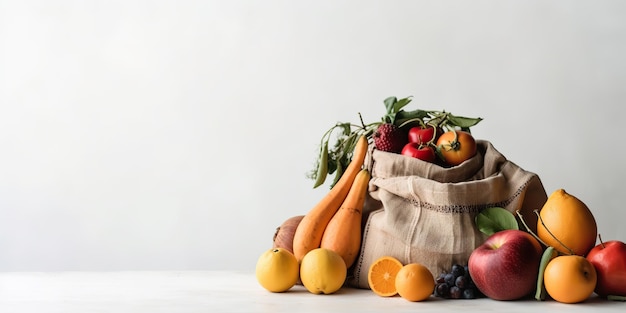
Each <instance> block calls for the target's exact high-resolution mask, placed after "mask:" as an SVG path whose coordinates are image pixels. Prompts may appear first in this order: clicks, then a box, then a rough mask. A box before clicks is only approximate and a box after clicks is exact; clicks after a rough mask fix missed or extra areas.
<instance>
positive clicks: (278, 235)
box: [272, 215, 304, 253]
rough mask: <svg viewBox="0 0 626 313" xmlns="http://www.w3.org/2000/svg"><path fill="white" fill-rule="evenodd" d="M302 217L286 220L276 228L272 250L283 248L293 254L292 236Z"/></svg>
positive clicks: (297, 216)
mask: <svg viewBox="0 0 626 313" xmlns="http://www.w3.org/2000/svg"><path fill="white" fill-rule="evenodd" d="M302 218H304V215H296V216H292V217H290V218H288V219H286V220H285V221H284V222H283V223H282V224H280V226H278V227H277V228H276V232H275V233H274V237H273V238H272V244H273V246H272V247H273V248H283V249H285V250H287V251H289V252H291V253H293V236H294V235H295V233H296V229H297V228H298V225H299V224H300V221H302Z"/></svg>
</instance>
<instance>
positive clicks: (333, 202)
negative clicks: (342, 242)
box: [293, 135, 368, 261]
mask: <svg viewBox="0 0 626 313" xmlns="http://www.w3.org/2000/svg"><path fill="white" fill-rule="evenodd" d="M367 148H368V143H367V138H366V137H365V136H364V135H363V136H361V137H360V138H359V140H358V142H357V144H356V146H355V147H354V152H353V153H352V160H351V161H350V164H349V165H348V167H346V170H345V171H344V172H343V175H341V178H339V180H338V181H337V183H335V185H334V186H333V188H331V189H330V191H329V192H328V193H327V194H326V195H325V196H324V197H323V198H322V199H321V200H320V201H319V202H318V203H317V204H316V205H315V206H314V207H313V208H311V209H310V210H309V212H307V213H306V214H305V215H304V218H302V220H301V221H300V224H298V227H297V228H296V233H295V234H294V238H293V252H294V255H295V256H296V258H297V259H298V261H301V260H302V258H303V257H304V255H305V254H307V252H309V251H311V250H313V249H316V248H319V247H320V243H321V241H322V236H323V234H324V230H325V229H326V225H328V222H330V219H331V218H332V217H333V215H335V213H336V212H337V210H339V207H340V206H341V204H342V203H343V201H344V200H345V199H346V196H347V195H348V192H349V191H350V187H352V183H353V182H354V179H355V178H356V176H357V174H358V173H359V171H360V170H361V167H363V163H364V162H365V155H366V154H367Z"/></svg>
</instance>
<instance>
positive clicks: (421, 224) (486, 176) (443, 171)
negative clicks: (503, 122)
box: [347, 140, 547, 289]
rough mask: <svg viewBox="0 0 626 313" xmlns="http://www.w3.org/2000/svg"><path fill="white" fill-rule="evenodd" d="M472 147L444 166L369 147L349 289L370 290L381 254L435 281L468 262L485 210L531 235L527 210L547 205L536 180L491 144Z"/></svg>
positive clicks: (533, 219) (480, 142)
mask: <svg viewBox="0 0 626 313" xmlns="http://www.w3.org/2000/svg"><path fill="white" fill-rule="evenodd" d="M476 143H477V153H476V155H475V156H474V157H472V158H471V159H469V160H467V161H465V162H464V163H462V164H461V165H458V166H454V167H449V168H444V167H442V166H439V165H436V164H432V163H428V162H424V161H421V160H418V159H414V158H409V157H406V156H402V155H399V154H395V153H388V152H384V151H379V150H376V149H373V148H372V147H370V150H369V153H368V160H367V162H366V167H367V168H369V169H370V171H371V173H372V179H371V180H370V184H369V192H368V198H367V200H366V203H365V207H364V209H363V214H364V215H363V216H364V218H363V225H362V226H363V228H362V229H363V233H362V235H363V237H362V245H361V251H360V253H359V257H358V258H357V261H356V262H355V264H354V265H353V266H352V269H351V272H350V275H349V277H348V281H347V282H348V284H350V285H352V286H353V287H358V288H366V289H369V284H368V281H367V273H368V270H369V267H370V265H371V264H372V263H373V262H374V261H375V260H376V259H378V258H379V257H381V256H393V257H395V258H397V259H398V260H400V262H402V263H403V264H408V263H420V264H423V265H425V266H426V267H428V269H429V270H430V271H431V273H432V274H433V276H435V277H436V276H437V275H438V274H439V273H441V272H443V271H449V270H450V268H451V267H452V265H453V264H467V261H468V259H469V256H470V254H471V253H472V251H473V250H474V249H475V248H476V247H478V246H479V245H480V244H482V243H483V242H484V240H485V239H486V238H487V236H486V235H485V234H483V233H481V232H480V231H479V230H478V228H477V226H476V224H475V217H476V215H477V214H478V213H480V212H481V211H482V210H484V209H486V208H489V207H502V208H505V209H507V210H508V211H510V212H512V213H515V211H517V210H519V211H520V212H521V213H522V215H523V216H524V220H525V221H526V222H527V224H528V226H529V227H530V228H531V230H533V231H534V230H535V228H536V223H537V216H536V214H534V212H533V210H535V209H538V210H539V209H541V207H542V206H543V204H544V203H545V202H546V200H547V195H546V191H545V189H544V187H543V184H542V182H541V180H540V179H539V177H538V175H536V174H535V173H532V172H529V171H526V170H524V169H522V168H520V167H519V166H517V165H516V164H515V163H513V162H511V161H509V160H507V158H506V157H505V156H504V155H502V154H501V153H500V152H498V151H497V150H496V149H495V148H494V147H493V145H492V144H491V143H490V142H488V141H485V140H477V142H476ZM518 223H519V224H520V225H521V223H520V221H519V220H518Z"/></svg>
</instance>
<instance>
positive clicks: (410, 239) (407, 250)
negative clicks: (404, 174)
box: [404, 179, 421, 263]
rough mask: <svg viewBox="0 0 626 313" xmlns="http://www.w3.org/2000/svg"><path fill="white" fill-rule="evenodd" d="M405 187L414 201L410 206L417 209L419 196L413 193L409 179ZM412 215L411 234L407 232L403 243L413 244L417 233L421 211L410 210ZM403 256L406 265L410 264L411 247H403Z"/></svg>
mask: <svg viewBox="0 0 626 313" xmlns="http://www.w3.org/2000/svg"><path fill="white" fill-rule="evenodd" d="M407 185H408V187H409V190H410V192H411V194H412V195H413V198H412V199H414V200H416V201H415V202H413V203H412V204H413V205H414V206H416V207H418V208H420V207H421V204H420V201H419V196H418V195H417V193H415V190H414V189H413V182H412V181H411V179H407ZM412 211H413V212H414V213H413V218H411V224H410V225H411V228H410V229H411V232H409V233H408V234H407V236H406V238H405V242H413V237H415V233H416V232H417V221H418V220H419V217H418V215H419V214H421V210H412ZM404 255H405V258H406V260H407V262H408V263H411V262H413V261H411V245H410V244H407V245H405V247H404Z"/></svg>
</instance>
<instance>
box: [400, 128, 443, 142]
mask: <svg viewBox="0 0 626 313" xmlns="http://www.w3.org/2000/svg"><path fill="white" fill-rule="evenodd" d="M442 133H443V130H442V129H441V128H440V127H437V126H435V125H426V126H424V127H422V126H414V127H411V129H409V134H408V140H409V142H415V143H418V144H420V145H426V144H430V143H433V144H434V142H436V141H437V139H438V138H439V136H441V134H442Z"/></svg>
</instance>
